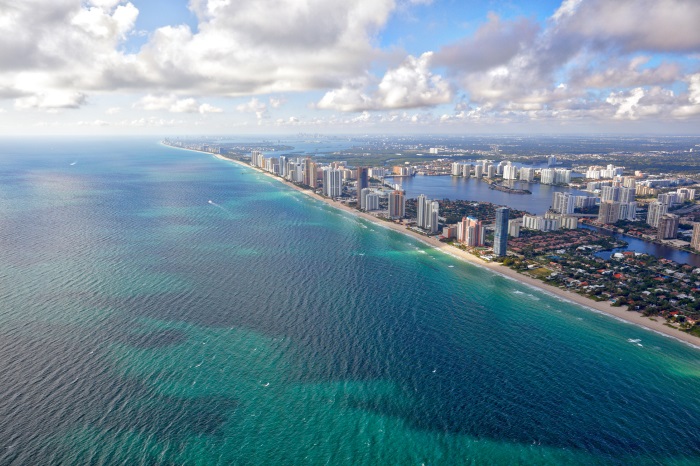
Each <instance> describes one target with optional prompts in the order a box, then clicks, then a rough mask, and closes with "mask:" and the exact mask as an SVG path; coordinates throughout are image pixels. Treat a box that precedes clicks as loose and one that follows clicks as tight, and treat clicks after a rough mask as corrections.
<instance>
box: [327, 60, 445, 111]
mask: <svg viewBox="0 0 700 466" xmlns="http://www.w3.org/2000/svg"><path fill="white" fill-rule="evenodd" d="M432 57H433V52H425V53H424V54H422V55H421V56H420V57H417V58H416V57H414V56H412V55H409V56H408V57H407V58H406V60H404V62H403V63H402V64H401V65H399V66H398V67H396V68H393V69H390V70H388V71H387V72H386V74H385V75H384V77H383V78H382V80H381V81H380V82H379V83H378V85H377V89H376V91H375V92H374V93H373V94H372V95H371V96H370V95H368V93H367V91H366V88H367V87H368V84H369V80H368V79H367V78H365V79H359V80H355V81H349V82H347V83H345V85H344V86H343V87H342V88H340V89H336V90H332V91H329V92H327V93H326V94H325V95H324V96H323V98H322V99H321V100H320V101H319V103H318V108H322V109H335V110H342V111H362V110H377V109H395V108H414V107H426V106H434V105H439V104H444V103H447V102H450V101H451V100H452V87H451V86H450V84H449V83H448V82H447V81H446V80H444V79H443V78H442V77H441V76H440V75H436V74H433V73H432V72H431V70H430V63H431V60H432Z"/></svg>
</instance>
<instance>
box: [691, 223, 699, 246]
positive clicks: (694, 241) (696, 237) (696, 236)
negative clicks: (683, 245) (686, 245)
mask: <svg viewBox="0 0 700 466" xmlns="http://www.w3.org/2000/svg"><path fill="white" fill-rule="evenodd" d="M690 247H691V248H693V249H695V250H696V251H700V223H694V224H693V237H692V239H691V240H690Z"/></svg>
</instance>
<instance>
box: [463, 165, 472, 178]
mask: <svg viewBox="0 0 700 466" xmlns="http://www.w3.org/2000/svg"><path fill="white" fill-rule="evenodd" d="M471 174H472V164H471V163H465V164H464V165H462V176H464V177H466V178H469V177H470V176H471Z"/></svg>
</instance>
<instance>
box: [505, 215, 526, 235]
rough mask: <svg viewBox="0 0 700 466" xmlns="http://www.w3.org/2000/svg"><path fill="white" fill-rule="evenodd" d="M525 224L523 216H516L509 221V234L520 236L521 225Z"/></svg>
mask: <svg viewBox="0 0 700 466" xmlns="http://www.w3.org/2000/svg"><path fill="white" fill-rule="evenodd" d="M522 226H523V219H522V218H515V219H513V220H509V221H508V236H512V237H513V238H520V227H522Z"/></svg>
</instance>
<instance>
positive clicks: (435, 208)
mask: <svg viewBox="0 0 700 466" xmlns="http://www.w3.org/2000/svg"><path fill="white" fill-rule="evenodd" d="M439 210H440V204H438V202H437V201H432V200H430V199H428V198H427V197H426V196H425V195H424V194H421V195H420V196H418V200H417V201H416V211H417V218H416V223H417V224H418V227H419V228H422V229H424V230H425V231H427V232H428V233H429V234H431V235H432V234H435V233H437V231H438V215H439Z"/></svg>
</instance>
